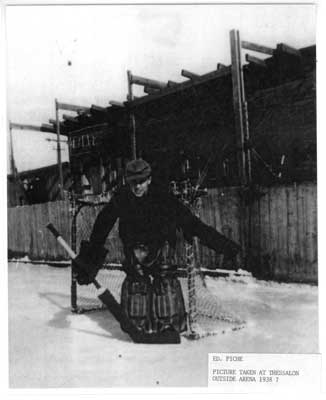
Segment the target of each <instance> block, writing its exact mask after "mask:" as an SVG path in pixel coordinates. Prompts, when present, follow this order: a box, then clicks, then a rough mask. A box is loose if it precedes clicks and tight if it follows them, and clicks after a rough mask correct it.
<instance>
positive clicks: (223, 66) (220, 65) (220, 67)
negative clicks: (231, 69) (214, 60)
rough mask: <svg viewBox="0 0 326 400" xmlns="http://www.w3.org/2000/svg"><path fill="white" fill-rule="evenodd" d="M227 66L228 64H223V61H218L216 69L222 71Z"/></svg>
mask: <svg viewBox="0 0 326 400" xmlns="http://www.w3.org/2000/svg"><path fill="white" fill-rule="evenodd" d="M224 68H226V65H224V64H222V63H218V64H217V67H216V69H217V70H218V71H221V70H222V69H224Z"/></svg>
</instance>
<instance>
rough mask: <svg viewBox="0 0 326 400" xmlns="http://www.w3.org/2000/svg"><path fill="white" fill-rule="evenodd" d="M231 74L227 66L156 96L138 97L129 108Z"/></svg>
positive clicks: (167, 89) (168, 88) (172, 87)
mask: <svg viewBox="0 0 326 400" xmlns="http://www.w3.org/2000/svg"><path fill="white" fill-rule="evenodd" d="M230 74H231V67H230V66H228V67H226V68H223V69H222V70H220V71H216V70H215V71H212V72H208V73H207V74H204V75H201V76H200V77H199V78H198V79H196V80H195V81H191V80H188V81H185V82H180V83H178V84H177V85H175V86H171V87H167V88H165V89H164V90H162V91H161V92H158V93H156V94H153V95H151V96H143V97H140V98H139V99H135V100H133V101H132V102H131V103H132V104H131V106H138V105H140V104H145V103H147V102H149V101H153V100H155V99H159V98H161V97H165V96H168V95H170V94H172V93H179V92H181V91H182V90H184V89H187V88H190V87H193V86H197V85H200V84H202V83H205V82H208V81H210V80H212V79H216V78H221V77H224V76H228V75H230ZM128 101H130V100H128Z"/></svg>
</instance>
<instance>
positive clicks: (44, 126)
mask: <svg viewBox="0 0 326 400" xmlns="http://www.w3.org/2000/svg"><path fill="white" fill-rule="evenodd" d="M41 131H42V132H51V133H56V130H55V128H54V126H53V125H49V124H42V125H41Z"/></svg>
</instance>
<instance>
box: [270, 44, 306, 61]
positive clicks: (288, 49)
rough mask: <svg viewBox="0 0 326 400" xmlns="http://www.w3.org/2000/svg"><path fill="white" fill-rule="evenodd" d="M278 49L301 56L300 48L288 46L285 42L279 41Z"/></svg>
mask: <svg viewBox="0 0 326 400" xmlns="http://www.w3.org/2000/svg"><path fill="white" fill-rule="evenodd" d="M276 49H277V51H279V52H282V53H286V54H289V55H291V56H295V57H299V58H301V53H300V51H299V50H297V49H295V48H294V47H291V46H288V45H287V44H285V43H279V44H278V45H277V46H276Z"/></svg>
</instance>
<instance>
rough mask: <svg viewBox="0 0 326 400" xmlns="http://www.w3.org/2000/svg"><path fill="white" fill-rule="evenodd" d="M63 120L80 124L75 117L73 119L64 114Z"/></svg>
mask: <svg viewBox="0 0 326 400" xmlns="http://www.w3.org/2000/svg"><path fill="white" fill-rule="evenodd" d="M62 118H63V119H64V120H65V121H69V122H74V123H76V124H78V121H76V119H75V117H72V116H71V115H67V114H63V116H62Z"/></svg>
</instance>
